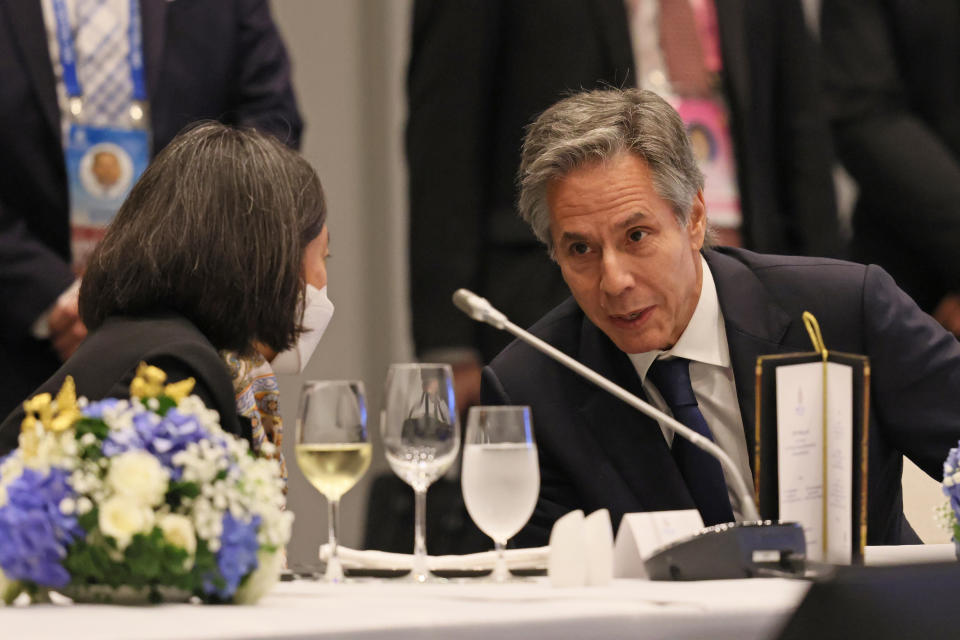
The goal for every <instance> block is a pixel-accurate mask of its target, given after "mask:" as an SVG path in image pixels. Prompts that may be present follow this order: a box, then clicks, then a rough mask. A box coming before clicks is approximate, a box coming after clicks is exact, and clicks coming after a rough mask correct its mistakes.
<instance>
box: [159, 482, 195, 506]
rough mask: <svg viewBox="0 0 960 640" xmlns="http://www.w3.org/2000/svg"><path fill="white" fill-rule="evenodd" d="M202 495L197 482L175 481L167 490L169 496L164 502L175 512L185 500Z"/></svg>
mask: <svg viewBox="0 0 960 640" xmlns="http://www.w3.org/2000/svg"><path fill="white" fill-rule="evenodd" d="M199 495H200V485H198V484H197V483H196V482H181V481H179V480H174V481H172V482H170V486H169V487H168V488H167V495H166V496H165V497H164V501H165V502H166V503H167V504H168V505H170V508H171V509H172V510H174V511H176V509H177V508H178V507H179V506H180V504H181V503H182V502H183V499H184V498H196V497H197V496H199Z"/></svg>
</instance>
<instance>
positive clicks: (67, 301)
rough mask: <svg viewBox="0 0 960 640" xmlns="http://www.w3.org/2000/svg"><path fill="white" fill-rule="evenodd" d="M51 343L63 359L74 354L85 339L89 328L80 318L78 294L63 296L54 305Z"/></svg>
mask: <svg viewBox="0 0 960 640" xmlns="http://www.w3.org/2000/svg"><path fill="white" fill-rule="evenodd" d="M48 322H49V325H50V343H51V344H52V345H53V348H54V350H56V352H57V355H59V356H60V359H61V360H66V359H67V358H69V357H70V356H72V355H73V352H74V351H76V350H77V347H78V346H80V343H81V342H83V339H84V338H86V337H87V328H86V327H85V326H84V324H83V322H82V321H81V320H80V308H79V305H78V300H77V296H63V297H62V298H61V299H60V300H57V303H56V304H55V305H54V306H53V309H52V310H51V311H50V317H49V320H48Z"/></svg>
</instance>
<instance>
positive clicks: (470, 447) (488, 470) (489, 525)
mask: <svg viewBox="0 0 960 640" xmlns="http://www.w3.org/2000/svg"><path fill="white" fill-rule="evenodd" d="M460 482H461V488H462V489H463V502H464V503H465V504H466V506H467V512H468V513H469V514H470V517H471V518H472V519H473V521H474V522H475V523H476V525H477V526H478V527H479V528H480V530H481V531H483V532H484V533H485V534H487V535H488V536H490V537H491V538H493V543H494V545H495V547H496V550H497V560H496V564H495V565H494V569H493V575H492V579H493V580H494V581H495V582H504V581H505V580H507V578H508V576H509V573H508V572H507V563H506V560H505V558H504V555H503V554H504V548H505V547H506V544H507V540H509V539H510V538H512V537H513V536H515V535H516V534H517V532H518V531H520V529H522V528H523V525H525V524H526V523H527V520H529V519H530V516H531V515H532V514H533V509H534V507H536V505H537V497H538V495H539V493H540V468H539V464H538V463H537V445H536V443H535V442H534V440H533V421H532V419H531V417H530V407H510V406H500V407H485V406H474V407H470V412H469V414H467V433H466V436H465V437H464V447H463V470H462V473H461V479H460Z"/></svg>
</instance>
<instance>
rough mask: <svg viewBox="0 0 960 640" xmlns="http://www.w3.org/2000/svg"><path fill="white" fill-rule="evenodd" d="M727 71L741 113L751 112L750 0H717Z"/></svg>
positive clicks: (724, 66)
mask: <svg viewBox="0 0 960 640" xmlns="http://www.w3.org/2000/svg"><path fill="white" fill-rule="evenodd" d="M715 1H716V7H717V22H718V28H719V31H720V52H721V55H722V56H723V68H724V73H725V75H726V76H727V78H728V80H729V82H728V84H729V86H730V88H731V90H732V92H733V96H731V99H732V100H733V101H735V102H736V105H735V106H739V109H734V111H737V112H738V113H749V106H750V81H749V79H750V61H749V60H748V59H747V56H748V52H747V33H746V25H747V18H748V16H747V5H746V3H747V0H715Z"/></svg>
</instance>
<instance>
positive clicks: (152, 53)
mask: <svg viewBox="0 0 960 640" xmlns="http://www.w3.org/2000/svg"><path fill="white" fill-rule="evenodd" d="M169 4H170V3H169V2H168V1H167V0H140V11H141V13H142V14H143V20H142V28H143V57H144V66H145V67H146V70H147V96H148V98H151V99H152V98H153V96H156V95H159V93H160V71H161V69H162V67H163V46H164V43H165V41H166V33H167V5H169Z"/></svg>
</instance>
